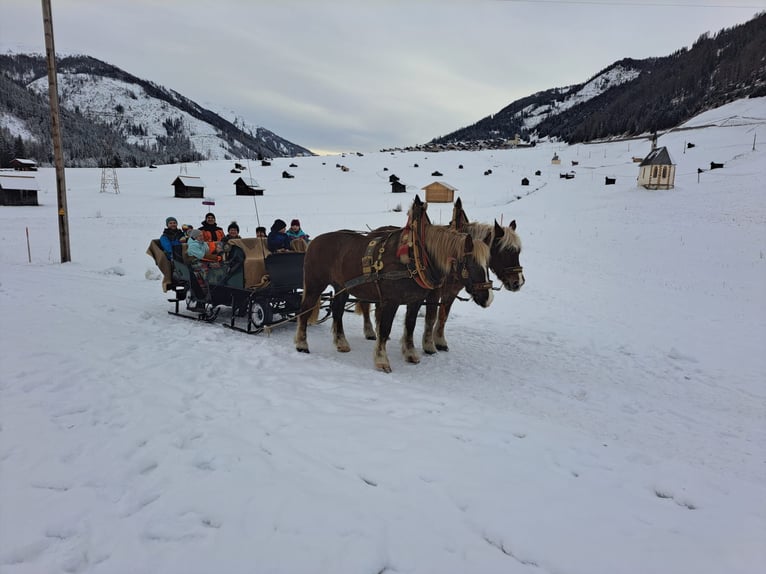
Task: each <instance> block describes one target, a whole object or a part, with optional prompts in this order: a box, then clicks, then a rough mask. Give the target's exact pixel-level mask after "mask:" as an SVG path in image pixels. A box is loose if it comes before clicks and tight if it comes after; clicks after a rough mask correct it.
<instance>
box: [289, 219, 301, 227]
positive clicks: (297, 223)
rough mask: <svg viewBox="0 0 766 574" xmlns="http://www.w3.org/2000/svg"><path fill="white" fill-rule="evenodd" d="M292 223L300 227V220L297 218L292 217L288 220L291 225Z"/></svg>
mask: <svg viewBox="0 0 766 574" xmlns="http://www.w3.org/2000/svg"><path fill="white" fill-rule="evenodd" d="M293 225H297V226H298V227H300V226H301V222H300V221H298V220H297V219H293V220H292V221H291V222H290V226H293Z"/></svg>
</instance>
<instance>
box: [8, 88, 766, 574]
mask: <svg viewBox="0 0 766 574" xmlns="http://www.w3.org/2000/svg"><path fill="white" fill-rule="evenodd" d="M702 126H707V127H702ZM684 127H687V128H690V129H686V130H678V131H674V132H671V133H668V134H665V135H662V137H660V140H659V145H665V146H667V147H668V149H669V151H670V154H671V156H672V158H673V160H674V161H675V162H676V163H677V175H676V187H675V189H674V190H670V191H647V190H643V189H640V188H638V187H636V177H637V175H638V167H637V164H635V163H633V162H632V161H631V157H632V156H644V155H646V153H647V152H648V151H649V143H648V141H646V140H632V141H625V142H615V143H609V144H595V145H577V146H571V147H570V146H565V145H560V144H548V145H542V146H538V147H536V148H531V149H517V150H507V151H494V152H474V153H469V152H454V153H453V152H445V153H440V154H424V153H393V154H388V153H386V154H365V155H364V156H359V155H356V154H351V153H350V154H347V155H346V156H345V157H341V156H332V157H312V158H300V159H294V160H291V159H282V160H275V161H274V164H273V165H272V166H271V167H262V166H260V165H256V164H254V163H251V164H247V167H248V168H249V169H248V171H247V172H244V173H243V175H245V176H247V175H250V176H252V177H254V178H255V179H256V180H257V181H258V182H259V183H260V184H261V185H262V186H264V187H265V189H266V193H265V195H264V196H263V197H259V198H257V202H255V201H254V200H253V198H252V197H237V196H235V195H234V186H233V185H232V184H233V181H234V180H235V179H236V178H237V177H238V176H237V175H235V174H231V173H230V172H229V170H230V169H231V168H232V167H233V162H207V163H203V164H199V165H196V164H189V165H187V166H184V167H185V169H186V171H187V173H188V174H189V175H198V176H200V177H201V178H202V179H203V181H205V183H206V184H207V189H206V195H208V196H212V197H213V198H214V199H215V201H216V205H215V207H214V208H213V211H214V212H215V213H216V215H217V217H218V223H219V224H220V225H221V226H222V227H225V226H226V225H227V224H228V222H229V221H230V220H231V219H236V220H237V221H238V222H239V223H240V226H241V228H242V233H243V235H245V236H252V235H254V231H255V227H256V225H258V224H259V223H260V224H262V225H265V226H266V227H269V226H270V224H271V222H272V221H273V220H274V219H275V218H277V217H279V218H281V219H285V220H289V219H292V218H293V217H298V218H300V220H301V222H302V224H303V228H304V229H305V230H306V231H307V232H308V233H310V234H312V235H317V234H319V233H322V232H325V231H330V230H333V229H339V228H349V227H351V228H355V229H360V230H363V229H366V228H367V227H368V226H369V227H376V226H379V225H389V224H399V225H401V224H403V223H404V220H405V214H404V212H396V211H394V208H395V207H397V205H398V204H401V206H402V208H403V209H404V210H405V211H406V209H407V207H408V205H409V203H410V202H411V201H412V199H413V197H414V194H415V192H416V191H419V188H420V187H422V186H424V185H426V184H428V183H430V182H431V181H433V180H435V179H438V180H443V181H446V182H448V183H450V184H451V185H454V186H455V187H457V188H458V190H459V191H458V195H459V196H460V197H461V198H462V200H463V204H464V207H465V210H466V212H467V213H468V215H469V217H471V219H475V220H479V221H486V222H491V221H492V220H493V219H494V218H497V219H498V220H502V222H503V223H504V224H506V225H507V224H508V222H509V221H510V220H511V219H515V220H516V221H517V223H518V232H519V234H520V235H521V237H522V240H523V241H524V251H523V253H522V264H523V265H524V268H525V276H526V280H527V283H526V285H525V286H524V288H523V289H522V291H521V292H519V293H510V292H507V291H503V292H498V293H496V297H495V299H494V302H493V304H492V306H491V307H490V308H489V309H487V310H484V309H481V308H479V307H478V306H476V305H473V304H472V303H456V305H455V307H454V309H453V313H452V316H451V320H450V322H449V323H448V326H447V337H448V339H449V341H450V351H449V352H448V353H444V352H442V353H438V354H437V355H434V356H423V358H422V362H421V363H420V364H419V365H410V364H407V363H405V362H404V361H403V359H402V357H401V355H400V354H399V352H398V344H397V340H396V339H397V338H398V336H399V333H400V331H401V318H402V316H403V312H401V311H400V313H399V316H398V318H397V323H396V324H395V327H394V329H395V331H394V332H395V338H394V339H393V340H392V341H391V342H390V343H389V346H388V348H389V354H390V357H391V362H392V367H393V373H391V374H384V373H380V372H377V371H375V370H374V369H373V360H372V348H373V343H372V342H369V341H366V340H365V339H364V338H363V335H362V329H361V321H359V320H357V319H356V318H355V317H353V316H348V317H347V318H346V330H347V336H348V338H349V342H350V343H351V346H352V351H351V352H350V353H346V354H340V353H337V352H336V351H335V349H334V347H333V346H332V341H331V335H330V322H327V323H324V324H322V325H319V326H316V327H312V328H310V329H309V333H308V338H309V344H310V346H311V354H309V355H305V354H299V353H297V352H296V351H295V349H294V346H293V340H292V339H293V334H294V329H293V328H292V327H284V328H281V329H277V330H275V331H274V332H273V333H272V334H271V335H270V336H266V335H258V336H246V335H242V334H239V333H235V332H232V331H230V330H227V329H224V328H222V327H220V326H216V325H209V324H203V323H195V322H192V321H185V320H182V319H178V318H175V317H172V316H170V315H168V314H167V313H166V311H167V310H169V309H170V304H169V303H168V302H167V301H166V295H165V294H163V293H162V290H161V287H160V282H159V280H158V273H157V270H156V268H155V267H154V265H153V263H152V261H151V260H150V259H149V258H148V257H147V256H146V255H145V253H144V251H145V249H146V247H147V244H148V243H149V240H150V239H152V238H154V237H158V236H159V234H160V232H161V230H162V228H163V227H164V220H165V217H167V216H168V215H173V216H175V217H177V218H178V219H179V221H181V222H182V223H192V224H195V225H199V223H200V222H201V221H202V218H203V215H204V213H205V212H206V211H208V208H207V207H205V206H203V205H201V203H200V200H195V199H174V198H173V197H172V196H173V189H172V187H171V182H172V180H173V179H174V178H175V176H176V175H178V174H179V171H180V169H179V166H178V165H169V166H160V167H159V168H158V169H135V170H129V169H121V170H118V178H119V184H120V193H119V194H114V193H104V194H101V193H99V189H100V171H99V170H96V169H80V170H67V172H66V182H67V188H68V208H69V209H68V211H69V213H68V217H69V225H70V231H71V253H72V259H73V261H72V262H71V263H67V264H64V265H61V264H59V263H58V261H59V254H60V251H59V242H58V230H57V216H56V213H57V205H56V189H55V176H54V173H53V170H52V169H42V170H40V171H39V172H38V173H37V179H38V181H39V184H40V188H41V191H40V194H39V199H40V203H41V206H40V207H14V208H11V207H2V208H0V238H1V239H2V243H3V246H4V248H3V250H2V251H1V252H0V315H1V316H2V329H0V348H2V355H1V357H2V371H1V372H2V375H0V572H2V573H3V574H21V573H24V574H26V573H35V574H37V573H42V572H45V573H53V572H88V573H115V574H118V573H128V572H131V573H132V572H141V573H144V572H146V573H149V572H152V573H154V572H157V573H159V572H162V573H179V574H180V573H183V574H190V573H200V574H202V573H211V572H226V573H284V574H302V573H306V574H314V573H325V572H326V573H333V574H345V573H348V574H359V573H363V572H369V573H382V572H385V573H394V572H397V573H404V572H410V573H418V574H421V573H439V574H445V573H455V574H463V573H466V572H475V573H482V574H489V573H494V572H497V573H511V572H518V573H522V572H525V573H532V572H539V573H551V574H553V573H561V574H563V573H566V574H599V573H603V574H617V573H631V574H645V573H647V572H651V573H655V574H656V573H668V574H678V573H694V574H703V573H709V574H722V573H726V574H734V573H741V574H755V573H759V572H763V571H764V569H766V545H764V540H766V446H765V445H766V388H765V386H764V380H766V359H764V353H763V350H764V348H766V288H765V287H766V257H765V255H764V254H765V253H766V198H765V197H764V184H763V182H764V180H765V179H766V141H765V140H766V99H764V98H760V99H753V100H744V101H740V102H736V103H733V104H731V105H728V106H726V107H724V108H720V109H718V110H714V111H711V112H708V113H706V114H703V115H702V116H700V117H698V118H696V119H695V120H693V121H692V122H689V123H688V124H687V125H686V126H684ZM687 142H691V143H694V144H695V147H693V148H688V149H687V148H686V145H685V144H686V143H687ZM754 142H755V150H753V145H754ZM554 153H557V154H558V155H559V156H560V157H561V159H562V164H561V165H560V166H554V165H551V157H552V156H553V154H554ZM572 161H577V162H579V164H578V165H577V166H574V167H573V166H572V165H571V162H572ZM711 161H715V162H722V163H724V168H723V169H719V170H714V171H704V172H703V173H700V174H698V172H697V170H698V168H703V169H707V168H708V167H709V166H710V162H711ZM291 162H295V163H297V164H298V167H296V168H290V167H288V164H289V163H291ZM337 164H341V165H345V166H348V167H349V168H350V169H349V171H348V172H344V171H341V170H340V169H338V168H337V167H336V165H337ZM414 164H418V165H419V167H414ZM461 164H462V165H463V169H459V168H458V166H459V165H461ZM386 168H387V169H386ZM284 169H287V170H288V171H290V172H291V173H293V174H294V175H295V178H294V179H282V178H281V177H280V175H281V172H282V170H284ZM488 169H491V170H492V174H491V175H488V176H484V175H483V173H484V172H485V171H486V170H488ZM570 169H574V170H575V171H576V174H577V175H576V177H575V178H574V179H570V180H565V179H560V178H559V173H560V172H564V171H568V170H570ZM436 170H438V171H440V172H441V173H443V174H444V175H443V176H441V177H432V176H431V175H430V174H431V172H433V171H436ZM536 170H540V171H541V175H540V176H535V175H534V172H535V171H536ZM392 173H394V174H396V175H398V176H399V177H400V178H401V180H402V182H403V183H405V184H406V185H407V186H408V193H406V194H402V195H394V194H391V193H390V186H389V183H388V176H389V175H390V174H392ZM606 176H608V177H614V178H616V179H617V182H616V184H615V185H610V186H605V185H604V178H605V177H606ZM524 177H527V178H529V180H530V185H529V186H521V185H520V181H521V179H522V178H524ZM429 213H430V215H431V218H432V219H433V220H434V221H435V222H442V223H446V222H447V221H448V220H449V218H450V215H451V205H447V204H432V205H431V206H430V207H429ZM27 229H28V232H29V245H30V250H31V258H32V263H31V264H30V263H28V262H27V245H26V230H27ZM421 332H422V325H419V326H418V330H417V331H416V338H417V340H418V341H419V339H420V335H421Z"/></svg>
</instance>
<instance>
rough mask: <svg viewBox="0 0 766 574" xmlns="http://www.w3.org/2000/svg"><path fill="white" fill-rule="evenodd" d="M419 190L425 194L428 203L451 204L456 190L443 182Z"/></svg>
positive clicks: (430, 184) (436, 182)
mask: <svg viewBox="0 0 766 574" xmlns="http://www.w3.org/2000/svg"><path fill="white" fill-rule="evenodd" d="M421 189H423V190H424V191H425V192H426V201H427V202H428V203H452V202H453V201H454V200H455V192H456V191H457V188H455V187H452V186H451V185H450V184H448V183H444V182H443V181H434V182H432V183H429V184H428V185H426V186H425V187H423V188H421Z"/></svg>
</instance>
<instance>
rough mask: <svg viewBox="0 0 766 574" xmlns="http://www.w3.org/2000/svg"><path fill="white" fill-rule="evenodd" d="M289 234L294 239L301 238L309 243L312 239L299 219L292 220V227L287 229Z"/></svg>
mask: <svg viewBox="0 0 766 574" xmlns="http://www.w3.org/2000/svg"><path fill="white" fill-rule="evenodd" d="M287 236H288V237H289V238H290V239H291V240H292V239H300V240H302V241H304V242H305V243H306V245H308V242H309V241H310V239H309V236H308V234H307V233H306V232H305V231H303V229H301V222H300V220H298V219H293V220H292V221H291V222H290V229H288V230H287Z"/></svg>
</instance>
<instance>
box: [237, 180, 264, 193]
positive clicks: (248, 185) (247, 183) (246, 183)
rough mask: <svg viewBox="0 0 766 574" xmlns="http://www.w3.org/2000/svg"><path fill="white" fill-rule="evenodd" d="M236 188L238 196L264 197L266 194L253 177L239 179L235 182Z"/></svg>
mask: <svg viewBox="0 0 766 574" xmlns="http://www.w3.org/2000/svg"><path fill="white" fill-rule="evenodd" d="M234 188H235V190H236V195H263V192H264V189H263V188H262V187H261V186H260V185H258V182H257V181H255V180H254V179H253V178H252V177H248V178H247V179H245V178H244V177H239V178H237V181H235V182H234Z"/></svg>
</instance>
